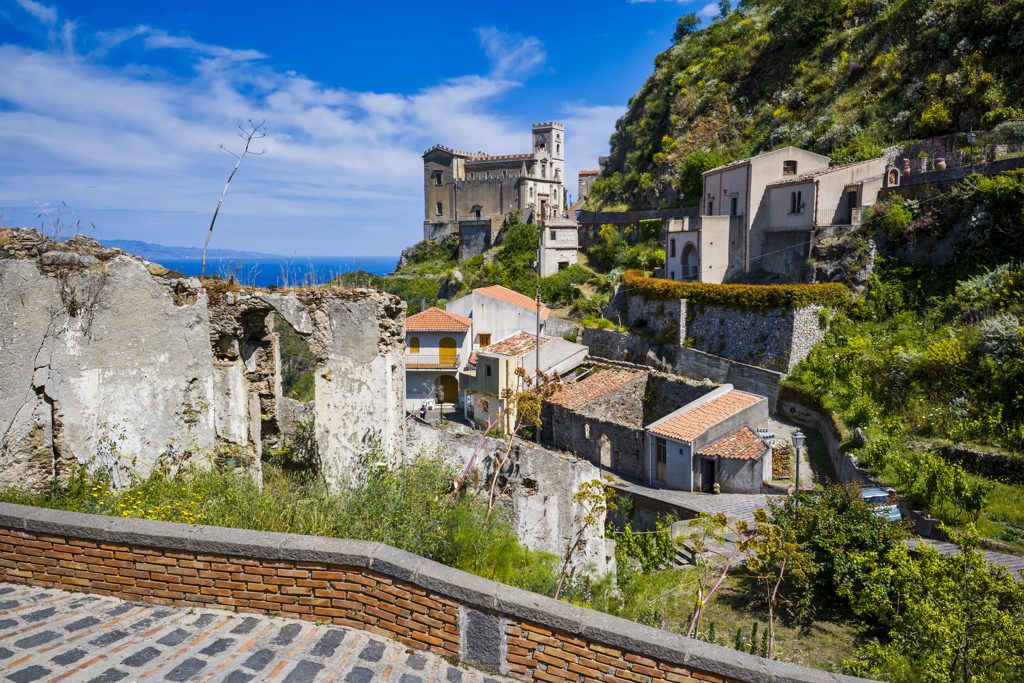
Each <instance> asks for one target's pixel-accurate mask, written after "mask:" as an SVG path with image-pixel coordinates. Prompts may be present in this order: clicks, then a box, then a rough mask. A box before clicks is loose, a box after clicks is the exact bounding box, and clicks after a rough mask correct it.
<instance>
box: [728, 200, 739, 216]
mask: <svg viewBox="0 0 1024 683" xmlns="http://www.w3.org/2000/svg"><path fill="white" fill-rule="evenodd" d="M738 203H739V199H738V198H737V197H733V198H732V199H730V200H729V215H730V216H736V215H738V214H737V213H736V209H737V206H736V205H737V204H738Z"/></svg>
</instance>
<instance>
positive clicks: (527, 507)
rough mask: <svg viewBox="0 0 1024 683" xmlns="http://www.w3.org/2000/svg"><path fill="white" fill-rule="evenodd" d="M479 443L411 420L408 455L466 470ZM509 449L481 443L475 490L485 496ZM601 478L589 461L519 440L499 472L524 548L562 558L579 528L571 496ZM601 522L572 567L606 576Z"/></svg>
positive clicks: (502, 495) (502, 496) (472, 477)
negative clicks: (589, 566) (497, 462)
mask: <svg viewBox="0 0 1024 683" xmlns="http://www.w3.org/2000/svg"><path fill="white" fill-rule="evenodd" d="M479 443H480V435H479V434H465V433H461V432H454V431H446V430H441V429H435V428H431V427H428V426H426V425H423V424H421V423H419V422H415V421H410V422H409V426H408V432H407V435H406V448H405V451H406V453H407V454H408V456H409V457H415V456H418V455H419V454H421V453H422V454H430V455H439V456H440V457H441V458H442V459H444V460H445V461H446V462H448V464H449V465H450V466H451V467H452V468H454V469H456V470H459V471H462V470H463V469H464V468H465V467H466V466H467V465H468V463H469V462H470V460H471V459H472V458H473V452H474V451H475V450H476V449H477V446H478V444H479ZM505 448H506V442H504V441H501V440H499V439H491V438H487V439H484V440H483V445H482V446H481V447H480V449H479V451H478V452H477V457H476V459H475V461H474V466H473V468H472V470H471V471H470V473H469V476H468V478H467V480H466V485H467V486H468V487H469V489H470V490H471V491H473V492H474V493H477V494H480V495H487V492H488V491H489V486H490V478H489V477H490V476H491V473H492V472H493V471H494V463H495V460H496V459H500V458H501V457H502V456H503V455H504V453H505ZM600 474H601V473H600V471H599V470H598V469H597V468H596V467H594V466H593V465H591V464H590V463H588V462H586V461H585V460H581V459H579V458H576V457H574V456H572V455H568V454H564V453H557V452H554V451H551V450H548V449H546V448H541V447H539V446H533V445H529V444H526V443H524V442H519V441H517V442H516V446H515V447H514V450H513V453H512V455H511V457H510V458H509V461H508V462H507V463H506V464H505V466H504V467H503V468H502V470H501V473H500V474H499V480H498V492H499V495H498V502H499V504H500V505H501V506H502V508H504V509H505V511H506V512H507V514H508V516H509V520H510V521H511V523H512V527H513V528H514V529H515V533H516V537H517V538H518V539H519V541H520V542H521V543H522V544H523V545H525V546H527V547H528V548H533V549H535V550H543V551H544V552H549V553H551V554H553V555H559V556H564V554H565V549H566V547H567V546H568V543H569V541H570V539H571V538H572V537H573V535H574V530H576V529H578V526H577V523H576V516H577V514H578V513H579V509H578V505H577V504H576V503H574V502H573V496H575V495H576V494H577V493H579V490H580V486H581V485H582V484H583V483H584V482H587V481H591V480H593V479H597V478H599V477H600ZM598 522H599V523H598V524H595V525H594V526H593V527H591V528H590V530H589V531H588V532H587V533H586V534H585V535H584V537H583V540H582V544H581V545H582V546H583V547H582V551H581V552H579V553H574V555H573V558H572V566H576V567H579V568H584V567H586V565H587V564H588V563H593V565H594V567H595V568H596V570H597V572H598V573H602V574H603V573H604V572H605V571H608V557H607V555H606V549H605V542H604V519H603V516H602V518H601V519H599V520H598ZM612 566H614V565H612Z"/></svg>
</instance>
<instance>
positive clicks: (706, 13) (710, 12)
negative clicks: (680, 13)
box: [697, 2, 720, 19]
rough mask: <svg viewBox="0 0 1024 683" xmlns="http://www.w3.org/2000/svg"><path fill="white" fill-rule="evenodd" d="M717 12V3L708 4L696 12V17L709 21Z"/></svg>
mask: <svg viewBox="0 0 1024 683" xmlns="http://www.w3.org/2000/svg"><path fill="white" fill-rule="evenodd" d="M719 11H720V10H719V9H718V3H717V2H709V3H708V4H706V5H704V6H703V7H701V9H700V11H699V12H697V15H698V16H701V17H704V18H705V19H711V18H712V17H716V16H718V13H719Z"/></svg>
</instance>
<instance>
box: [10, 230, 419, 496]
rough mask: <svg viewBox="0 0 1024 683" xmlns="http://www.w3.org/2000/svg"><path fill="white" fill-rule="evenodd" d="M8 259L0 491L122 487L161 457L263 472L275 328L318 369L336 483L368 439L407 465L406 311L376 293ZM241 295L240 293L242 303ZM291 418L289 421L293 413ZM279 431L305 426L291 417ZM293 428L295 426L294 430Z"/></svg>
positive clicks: (76, 253)
mask: <svg viewBox="0 0 1024 683" xmlns="http://www.w3.org/2000/svg"><path fill="white" fill-rule="evenodd" d="M7 237H8V239H7V243H6V244H4V245H3V246H0V367H3V368H4V371H3V373H2V374H0V486H25V485H28V486H32V487H40V486H43V485H45V484H46V483H47V482H48V481H49V480H51V479H52V478H53V477H58V478H66V477H67V476H68V474H69V473H70V471H71V470H72V468H73V467H74V466H75V465H76V464H87V465H90V466H93V467H104V468H107V469H109V470H111V472H112V474H113V476H114V477H115V482H114V483H115V485H117V484H121V485H126V484H127V483H128V476H129V472H128V471H127V469H133V470H135V471H136V472H138V473H139V474H141V475H143V476H144V475H145V474H146V473H148V472H149V470H150V468H152V467H153V466H154V465H155V464H157V462H158V460H159V459H160V457H161V455H162V454H163V455H165V457H168V458H169V459H171V460H175V459H178V458H180V456H181V454H182V452H183V451H184V450H185V449H186V448H187V449H188V450H189V451H193V452H203V453H206V452H210V451H212V450H214V449H218V450H220V451H221V452H227V453H230V454H232V455H234V454H244V455H246V456H248V458H249V459H250V460H251V462H252V463H253V465H254V466H255V467H257V468H258V467H259V462H260V456H261V444H262V443H263V442H264V441H265V440H267V439H268V438H271V439H272V438H274V437H275V435H278V434H279V432H280V427H281V425H279V424H278V419H277V412H278V411H277V406H278V403H279V402H281V390H280V380H279V376H280V375H279V366H280V358H279V355H278V353H279V352H278V346H277V337H276V334H275V333H274V330H273V314H274V313H277V314H278V315H280V316H281V317H282V318H284V319H285V320H286V321H287V322H288V323H289V324H290V325H292V327H294V328H295V330H296V331H297V332H298V333H299V334H300V335H301V336H302V337H303V338H305V339H306V340H307V341H308V342H309V345H310V349H311V351H312V352H313V354H314V356H316V358H317V359H318V360H319V361H320V364H319V367H318V369H317V373H316V396H317V400H316V402H315V406H314V407H313V409H312V411H313V413H314V414H315V417H316V437H317V442H318V444H319V448H320V454H321V459H322V460H323V463H324V470H325V474H326V475H327V477H328V480H329V481H331V482H332V483H337V482H339V481H340V480H341V479H342V478H343V477H344V475H345V474H346V472H347V471H348V470H349V469H350V468H351V467H352V465H353V461H354V458H355V457H356V456H357V454H358V453H359V452H361V451H362V450H364V448H365V443H366V442H367V441H368V440H369V439H371V438H380V439H381V440H382V442H383V444H384V447H385V448H386V449H401V446H402V444H401V440H400V439H399V438H398V435H399V434H400V432H401V426H402V420H403V418H404V414H403V409H402V397H403V396H404V393H405V367H404V361H403V352H404V322H405V304H404V303H403V302H402V301H400V300H399V299H398V298H397V297H394V296H391V295H388V294H383V293H378V292H375V291H372V290H370V291H367V290H361V289H359V290H350V291H345V290H333V289H325V290H302V291H297V292H295V293H287V294H285V293H272V292H266V291H262V290H258V289H255V288H239V287H237V286H233V287H230V288H225V287H216V288H213V289H207V288H204V287H203V286H201V284H200V282H199V280H198V279H196V278H184V279H182V278H177V279H176V278H175V277H174V274H173V273H171V272H170V271H167V270H166V269H164V268H162V267H161V266H159V265H157V264H154V263H148V262H146V261H144V260H142V259H140V258H137V257H134V256H130V255H128V254H125V253H124V252H122V251H120V250H116V249H106V248H104V247H102V246H100V245H99V244H97V243H96V242H94V241H92V240H90V239H88V238H84V237H81V236H79V237H75V238H72V239H71V240H68V241H67V242H63V243H61V244H56V243H54V242H52V241H50V240H48V239H46V238H44V237H42V236H40V235H39V234H38V233H36V232H35V231H33V230H14V231H11V232H10V233H8V235H7ZM232 290H233V291H232ZM283 407H285V406H283ZM287 408H288V409H287V410H283V411H282V414H283V415H282V416H285V415H287V416H290V420H291V422H292V423H293V422H294V420H295V417H294V416H295V415H296V414H297V413H301V412H303V411H308V410H309V408H308V407H302V406H292V405H288V406H287ZM285 421H286V422H287V421H288V420H285Z"/></svg>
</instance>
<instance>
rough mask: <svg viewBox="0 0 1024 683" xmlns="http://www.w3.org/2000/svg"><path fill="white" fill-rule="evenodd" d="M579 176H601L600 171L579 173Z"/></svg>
mask: <svg viewBox="0 0 1024 683" xmlns="http://www.w3.org/2000/svg"><path fill="white" fill-rule="evenodd" d="M580 175H601V172H600V171H580Z"/></svg>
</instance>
